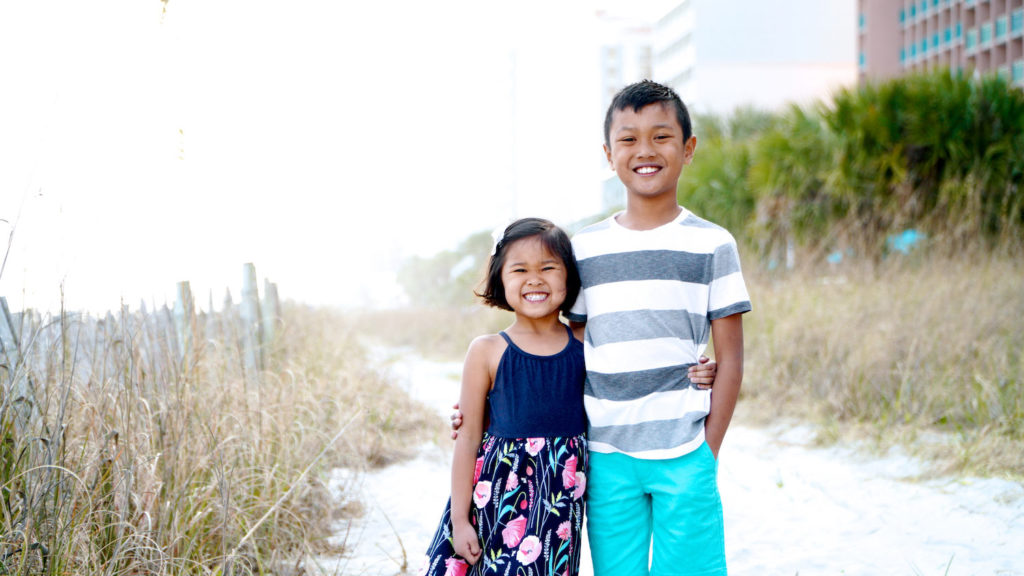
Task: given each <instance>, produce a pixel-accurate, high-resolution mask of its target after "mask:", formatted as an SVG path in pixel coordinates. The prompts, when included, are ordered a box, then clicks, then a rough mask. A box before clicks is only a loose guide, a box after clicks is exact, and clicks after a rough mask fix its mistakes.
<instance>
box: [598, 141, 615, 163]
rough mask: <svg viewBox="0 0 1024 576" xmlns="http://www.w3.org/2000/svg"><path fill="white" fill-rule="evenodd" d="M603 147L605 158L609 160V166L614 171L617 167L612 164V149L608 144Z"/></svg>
mask: <svg viewBox="0 0 1024 576" xmlns="http://www.w3.org/2000/svg"><path fill="white" fill-rule="evenodd" d="M601 147H602V148H604V157H605V158H607V159H608V166H609V167H611V168H612V169H614V168H615V166H614V165H613V164H612V149H611V148H609V147H608V145H607V144H602V145H601Z"/></svg>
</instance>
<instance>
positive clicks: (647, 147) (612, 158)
mask: <svg viewBox="0 0 1024 576" xmlns="http://www.w3.org/2000/svg"><path fill="white" fill-rule="evenodd" d="M696 148H697V139H696V138H695V137H693V136H691V137H690V139H689V140H685V139H684V138H683V128H682V126H680V125H679V121H678V120H677V119H676V115H675V110H674V108H673V107H672V106H671V105H669V104H667V103H664V102H658V103H654V104H648V105H647V106H644V107H643V108H641V109H640V110H639V111H635V110H633V109H632V108H626V109H624V110H616V111H615V113H614V115H613V116H612V125H611V129H610V130H609V145H605V147H604V152H605V155H606V156H607V157H608V163H609V164H611V167H612V169H613V170H615V173H616V174H618V176H619V180H621V181H622V183H623V185H625V187H626V190H627V191H628V193H629V194H630V195H637V196H641V197H646V198H654V197H660V196H662V195H664V194H671V196H672V198H673V201H674V200H675V195H676V186H677V184H678V182H679V175H680V174H682V171H683V166H686V165H687V164H689V163H690V162H691V161H692V160H693V153H694V151H695V150H696Z"/></svg>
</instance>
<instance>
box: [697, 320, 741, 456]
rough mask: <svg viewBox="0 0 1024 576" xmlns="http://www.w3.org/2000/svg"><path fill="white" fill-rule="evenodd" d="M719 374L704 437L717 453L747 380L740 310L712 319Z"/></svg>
mask: <svg viewBox="0 0 1024 576" xmlns="http://www.w3.org/2000/svg"><path fill="white" fill-rule="evenodd" d="M711 337H712V338H713V339H714V341H715V358H716V359H717V361H718V375H717V376H716V377H715V384H714V388H712V391H711V410H710V412H709V413H708V416H707V419H706V420H705V422H704V437H705V439H706V440H707V443H708V446H710V447H711V451H712V452H714V454H715V456H716V457H717V456H718V450H719V448H721V446H722V441H723V440H724V439H725V431H726V430H727V429H728V428H729V422H730V421H731V420H732V414H733V412H734V411H735V409H736V400H737V399H738V398H739V394H740V385H741V383H742V382H743V320H742V316H740V315H738V314H736V315H733V316H728V317H726V318H720V319H718V320H713V321H712V322H711Z"/></svg>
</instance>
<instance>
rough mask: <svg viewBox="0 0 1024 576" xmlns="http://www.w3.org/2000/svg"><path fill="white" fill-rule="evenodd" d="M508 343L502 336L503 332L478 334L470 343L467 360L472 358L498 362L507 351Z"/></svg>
mask: <svg viewBox="0 0 1024 576" xmlns="http://www.w3.org/2000/svg"><path fill="white" fill-rule="evenodd" d="M507 347H508V343H507V342H505V339H504V338H502V337H501V334H484V335H482V336H477V337H476V338H474V339H473V341H472V342H470V343H469V350H468V351H467V352H466V359H467V361H468V360H470V359H471V358H472V359H477V360H486V361H487V363H488V364H492V363H494V364H496V363H497V360H499V359H500V358H501V355H502V354H503V353H504V352H505V348H507Z"/></svg>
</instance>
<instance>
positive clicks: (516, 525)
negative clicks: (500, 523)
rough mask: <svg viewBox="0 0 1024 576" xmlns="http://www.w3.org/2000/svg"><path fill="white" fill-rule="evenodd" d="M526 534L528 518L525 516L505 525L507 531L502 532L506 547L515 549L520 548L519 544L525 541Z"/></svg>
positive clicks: (517, 517)
mask: <svg viewBox="0 0 1024 576" xmlns="http://www.w3.org/2000/svg"><path fill="white" fill-rule="evenodd" d="M525 533H526V518H524V517H523V516H516V517H515V519H514V520H512V521H510V522H509V523H508V524H505V529H504V530H502V531H501V539H502V541H503V542H505V546H508V547H509V548H515V547H516V546H519V542H521V541H522V540H523V534H525Z"/></svg>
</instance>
